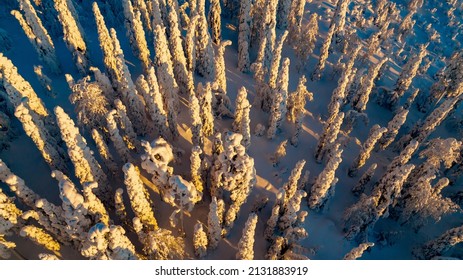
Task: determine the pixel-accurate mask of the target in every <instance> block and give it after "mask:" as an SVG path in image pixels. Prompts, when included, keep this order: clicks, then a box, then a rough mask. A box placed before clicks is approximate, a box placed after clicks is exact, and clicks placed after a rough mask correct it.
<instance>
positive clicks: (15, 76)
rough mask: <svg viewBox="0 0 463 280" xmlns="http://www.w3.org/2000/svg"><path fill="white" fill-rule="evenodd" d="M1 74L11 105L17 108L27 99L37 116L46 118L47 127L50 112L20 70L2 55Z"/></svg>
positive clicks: (0, 59) (0, 57)
mask: <svg viewBox="0 0 463 280" xmlns="http://www.w3.org/2000/svg"><path fill="white" fill-rule="evenodd" d="M0 74H1V76H2V78H1V79H2V83H3V87H4V88H5V91H6V93H7V96H8V99H9V101H10V102H11V104H12V105H13V106H14V107H15V108H16V107H17V106H19V104H21V102H22V99H23V98H25V97H27V99H28V104H29V107H30V109H31V111H33V112H34V113H35V114H37V116H39V117H42V118H44V122H45V124H46V125H47V124H48V121H49V120H48V119H49V118H47V117H48V116H49V112H48V110H47V108H46V107H45V105H44V103H43V102H42V100H41V99H40V97H39V96H38V95H37V93H36V92H35V91H34V89H33V88H32V86H31V85H30V84H29V82H28V81H26V80H24V78H23V77H22V76H21V75H20V74H19V73H18V68H16V66H14V64H13V63H12V62H11V60H9V59H8V58H7V57H6V56H3V54H2V53H0Z"/></svg>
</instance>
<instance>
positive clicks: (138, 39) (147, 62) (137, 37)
mask: <svg viewBox="0 0 463 280" xmlns="http://www.w3.org/2000/svg"><path fill="white" fill-rule="evenodd" d="M122 7H123V8H124V18H125V20H124V23H125V29H126V30H127V36H128V37H129V42H130V46H131V47H132V52H133V54H134V55H135V56H137V57H138V59H139V60H140V62H141V65H142V67H143V70H144V71H145V72H146V71H148V69H149V67H150V66H151V59H150V51H149V49H148V43H147V41H146V36H145V30H144V29H143V24H142V22H141V13H140V11H134V7H133V6H132V2H131V1H130V0H124V1H122Z"/></svg>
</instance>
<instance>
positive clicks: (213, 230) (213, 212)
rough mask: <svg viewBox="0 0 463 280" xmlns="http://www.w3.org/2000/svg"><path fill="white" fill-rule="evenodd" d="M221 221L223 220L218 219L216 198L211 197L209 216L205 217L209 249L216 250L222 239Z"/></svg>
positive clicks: (218, 212)
mask: <svg viewBox="0 0 463 280" xmlns="http://www.w3.org/2000/svg"><path fill="white" fill-rule="evenodd" d="M222 214H223V213H222ZM221 219H223V218H222V217H220V211H219V207H218V202H217V197H215V196H212V201H211V204H210V205H209V214H208V216H207V238H208V240H209V242H208V247H209V248H210V249H215V248H217V245H218V244H219V241H220V239H221V238H222V224H221V223H220V220H221Z"/></svg>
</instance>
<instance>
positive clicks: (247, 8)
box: [238, 0, 252, 72]
mask: <svg viewBox="0 0 463 280" xmlns="http://www.w3.org/2000/svg"><path fill="white" fill-rule="evenodd" d="M251 6H252V1H251V0H241V1H240V16H239V26H238V30H239V33H238V69H239V70H240V71H241V72H248V71H249V67H250V63H251V62H250V59H249V51H250V49H251V25H252V17H251Z"/></svg>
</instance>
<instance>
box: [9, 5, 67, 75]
mask: <svg viewBox="0 0 463 280" xmlns="http://www.w3.org/2000/svg"><path fill="white" fill-rule="evenodd" d="M18 2H19V7H20V9H21V11H22V12H23V13H24V15H23V14H21V13H20V12H19V11H16V10H12V11H11V14H12V15H13V16H14V17H15V18H16V19H17V20H18V22H19V24H20V25H21V27H22V29H23V30H24V33H25V34H26V36H27V38H28V39H29V41H30V42H31V44H32V45H33V46H34V48H35V50H36V51H37V54H38V55H39V58H40V60H42V61H43V62H45V63H46V64H47V66H48V67H49V69H50V70H51V71H52V72H53V73H59V72H60V71H61V70H60V63H59V60H58V57H57V56H56V51H55V46H54V44H53V41H52V39H51V37H50V35H49V34H48V31H47V29H46V28H45V27H44V26H43V24H42V21H41V20H40V18H39V17H38V16H37V12H36V10H35V8H34V6H32V4H31V2H30V0H19V1H18Z"/></svg>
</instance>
